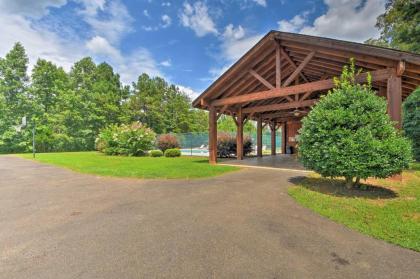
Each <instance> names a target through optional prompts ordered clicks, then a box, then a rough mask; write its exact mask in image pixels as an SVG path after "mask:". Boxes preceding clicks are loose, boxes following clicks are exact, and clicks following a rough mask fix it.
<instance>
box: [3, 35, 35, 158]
mask: <svg viewBox="0 0 420 279" xmlns="http://www.w3.org/2000/svg"><path fill="white" fill-rule="evenodd" d="M27 68H28V57H27V55H26V53H25V49H24V47H23V46H22V45H21V44H20V43H16V44H15V45H14V46H13V48H12V49H11V50H10V52H9V53H7V54H6V57H5V58H1V59H0V95H1V100H0V102H2V110H1V112H0V152H2V153H4V152H24V151H27V150H28V145H27V139H28V135H27V133H26V132H25V131H23V132H22V133H20V132H18V131H17V130H16V128H15V126H16V125H18V124H20V121H21V118H22V117H23V116H25V115H26V116H28V118H29V117H30V116H31V114H32V107H31V104H30V100H29V96H28V92H27V87H28V81H29V79H28V76H27V74H26V71H27Z"/></svg>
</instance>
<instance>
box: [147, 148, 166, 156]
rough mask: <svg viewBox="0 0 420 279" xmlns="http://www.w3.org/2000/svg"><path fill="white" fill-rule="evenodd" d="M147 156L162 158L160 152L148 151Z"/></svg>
mask: <svg viewBox="0 0 420 279" xmlns="http://www.w3.org/2000/svg"><path fill="white" fill-rule="evenodd" d="M149 155H150V157H162V156H163V152H162V151H160V150H150V152H149Z"/></svg>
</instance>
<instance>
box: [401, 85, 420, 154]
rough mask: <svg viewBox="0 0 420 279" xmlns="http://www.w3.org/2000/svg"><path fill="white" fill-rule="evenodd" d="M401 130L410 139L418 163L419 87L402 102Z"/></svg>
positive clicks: (419, 132) (419, 139) (419, 131)
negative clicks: (402, 129)
mask: <svg viewBox="0 0 420 279" xmlns="http://www.w3.org/2000/svg"><path fill="white" fill-rule="evenodd" d="M403 128H404V132H405V135H406V136H407V137H408V138H409V139H411V142H412V146H413V155H414V159H415V160H416V161H420V87H418V88H417V89H416V90H415V91H414V92H413V93H411V95H410V96H408V98H407V99H406V100H405V101H404V104H403Z"/></svg>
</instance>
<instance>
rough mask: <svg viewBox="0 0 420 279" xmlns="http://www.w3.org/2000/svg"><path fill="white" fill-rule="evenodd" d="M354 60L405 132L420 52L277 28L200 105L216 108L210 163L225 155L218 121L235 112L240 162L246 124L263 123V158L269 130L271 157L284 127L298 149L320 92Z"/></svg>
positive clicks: (419, 80) (287, 141) (287, 140)
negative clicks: (220, 152)
mask: <svg viewBox="0 0 420 279" xmlns="http://www.w3.org/2000/svg"><path fill="white" fill-rule="evenodd" d="M350 58H354V59H355V64H356V66H357V67H358V68H362V69H363V72H362V73H361V74H360V75H359V76H357V81H358V82H365V81H366V78H367V72H369V73H370V74H371V77H372V87H373V88H374V90H376V91H377V92H378V93H377V94H378V95H379V96H383V97H385V98H386V99H387V101H388V113H389V115H390V117H391V119H393V120H394V121H396V122H397V123H398V127H401V104H402V101H403V100H404V99H405V98H406V97H407V96H408V95H409V94H410V93H411V92H413V90H414V89H415V88H416V87H418V86H419V85H420V55H417V54H414V53H408V52H403V51H398V50H393V49H388V48H382V47H376V46H370V45H365V44H360V43H353V42H347V41H341V40H334V39H328V38H322V37H314V36H308V35H301V34H293V33H285V32H278V31H271V32H269V33H268V34H267V35H265V36H264V37H263V38H262V39H261V40H260V41H259V42H258V43H257V44H256V45H255V46H254V47H252V48H251V49H250V50H249V51H248V52H247V53H246V54H245V55H244V56H243V57H242V58H240V59H239V60H238V61H237V62H236V63H235V64H234V65H233V66H232V67H231V68H230V69H228V70H227V71H226V72H225V73H224V74H223V75H222V76H220V77H219V78H218V79H217V80H216V81H215V82H214V83H213V84H211V85H210V87H209V88H207V89H206V90H205V91H204V92H203V93H202V94H201V95H200V96H199V97H198V98H197V99H196V100H194V102H193V106H194V107H196V108H200V109H206V110H208V111H209V154H210V155H209V160H210V163H213V164H214V163H216V158H217V120H218V118H219V117H220V115H222V114H225V115H231V116H232V117H233V119H234V121H235V123H236V126H237V146H238V148H237V154H236V155H237V159H239V160H242V159H243V126H244V124H245V122H246V121H248V120H256V121H257V156H259V157H261V156H262V130H263V127H265V126H266V125H269V127H270V129H271V147H272V148H271V154H272V155H275V154H276V146H275V143H276V138H275V137H276V130H277V129H279V128H281V129H282V141H281V142H282V146H281V150H282V153H283V154H284V153H285V151H286V146H295V145H296V141H295V136H296V135H297V131H298V129H299V128H300V126H301V123H300V120H301V119H302V117H304V116H305V115H306V114H307V113H308V111H309V110H310V108H311V106H313V105H314V104H315V103H316V102H317V101H318V100H319V97H320V95H322V94H326V93H327V92H328V90H330V89H331V88H333V87H334V82H333V77H336V76H340V74H341V70H342V68H343V66H344V65H346V64H348V63H349V60H350Z"/></svg>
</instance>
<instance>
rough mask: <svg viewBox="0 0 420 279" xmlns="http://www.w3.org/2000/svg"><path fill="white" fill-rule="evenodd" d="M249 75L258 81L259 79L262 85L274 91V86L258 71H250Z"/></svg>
mask: <svg viewBox="0 0 420 279" xmlns="http://www.w3.org/2000/svg"><path fill="white" fill-rule="evenodd" d="M249 73H250V74H251V75H252V76H253V77H254V78H256V79H258V80H259V81H260V82H261V83H262V84H264V85H265V86H266V87H267V88H268V89H274V86H273V85H272V84H271V83H269V82H268V81H267V80H266V79H264V78H263V77H262V76H260V75H259V74H258V73H257V72H256V71H254V70H250V71H249Z"/></svg>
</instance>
